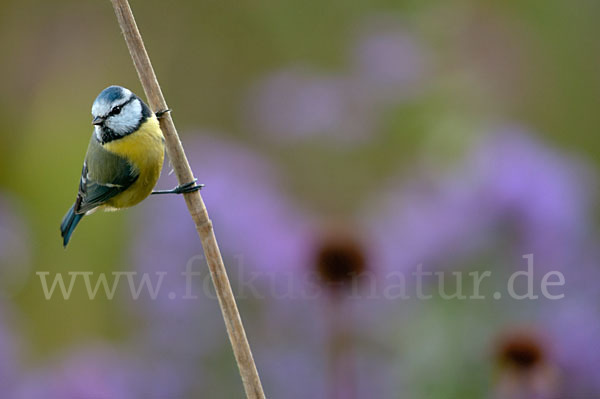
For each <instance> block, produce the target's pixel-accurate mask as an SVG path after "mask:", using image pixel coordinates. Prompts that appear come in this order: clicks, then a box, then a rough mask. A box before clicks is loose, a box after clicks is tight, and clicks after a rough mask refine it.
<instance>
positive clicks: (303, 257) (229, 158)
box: [134, 137, 377, 397]
mask: <svg viewBox="0 0 600 399" xmlns="http://www.w3.org/2000/svg"><path fill="white" fill-rule="evenodd" d="M185 141H186V151H187V153H188V156H189V158H190V160H191V164H192V167H193V169H194V170H195V171H196V173H198V177H199V181H200V182H202V183H205V184H206V189H205V190H204V192H203V198H204V200H205V201H206V205H207V209H208V212H209V215H210V218H211V220H212V221H213V224H214V229H215V233H216V236H217V239H218V241H219V244H220V247H221V250H222V253H223V255H224V258H225V263H226V265H227V269H228V274H229V277H230V279H231V281H232V285H233V289H234V292H235V293H236V295H238V298H239V299H240V300H241V301H240V303H241V306H244V303H256V302H258V303H259V304H261V305H263V306H262V307H260V308H261V309H262V311H260V312H258V314H256V308H254V313H253V314H254V317H252V316H250V317H248V316H246V317H245V320H244V321H245V325H246V328H247V332H248V335H249V338H250V341H251V342H252V344H253V349H254V353H255V358H256V360H257V362H258V364H259V367H261V373H262V375H263V378H264V381H265V388H266V390H267V392H269V389H271V388H272V389H273V392H280V390H283V389H285V387H289V386H291V385H290V384H295V385H294V386H297V388H298V390H297V391H296V392H295V395H296V396H295V397H327V395H328V393H329V391H330V390H335V391H336V392H342V393H343V392H345V390H346V389H350V390H353V391H355V392H358V391H357V390H358V389H359V388H356V389H355V388H353V387H352V386H348V385H347V384H346V381H347V380H348V379H349V377H348V375H347V373H346V372H343V373H342V374H343V376H342V377H339V378H338V377H336V378H334V379H333V380H332V382H327V381H328V377H329V373H330V370H329V369H327V370H325V369H323V367H322V365H323V364H324V362H328V361H329V360H328V359H330V358H332V356H333V357H336V359H337V358H338V357H339V359H340V360H339V361H338V360H336V362H335V364H338V363H339V364H341V365H345V364H347V363H348V364H353V363H355V362H358V361H359V360H361V359H362V356H361V354H360V353H356V354H355V353H352V354H348V353H346V351H345V350H343V351H342V352H341V355H339V356H338V355H337V354H336V353H337V347H336V345H335V344H334V338H336V337H338V334H339V332H338V326H339V324H340V320H339V318H336V317H331V316H332V314H333V315H335V314H339V313H344V312H349V313H350V314H351V315H352V316H351V317H349V318H347V319H348V320H352V321H351V322H348V324H347V326H346V327H347V328H345V329H344V330H346V331H349V332H353V334H354V332H356V334H357V335H358V336H360V334H367V333H365V332H364V331H363V329H362V326H363V325H366V324H363V323H361V321H362V320H363V315H362V312H356V314H355V313H354V312H352V311H351V309H352V308H351V305H352V304H351V302H348V303H347V304H346V303H345V302H347V301H346V300H345V299H344V297H345V294H344V293H345V292H347V290H348V289H350V288H351V281H352V279H353V278H354V275H355V274H360V273H361V272H362V271H364V270H366V269H367V268H369V267H371V265H369V264H368V251H367V250H365V249H364V248H363V246H362V238H361V237H356V236H354V235H353V234H349V235H342V234H335V235H331V234H321V233H324V232H329V229H325V228H323V229H322V228H321V227H323V226H320V224H319V223H316V222H315V221H314V220H315V216H314V215H310V214H308V213H307V212H305V211H303V210H301V209H299V208H298V207H297V206H295V205H294V203H293V201H291V200H290V198H288V197H287V196H286V195H285V193H284V192H283V191H282V190H281V188H280V187H281V180H280V177H279V176H278V175H277V173H276V171H275V169H274V168H273V166H272V165H270V164H269V163H268V162H267V161H266V160H264V159H261V158H260V157H259V156H258V155H257V154H254V153H253V152H252V151H250V150H248V149H245V148H243V147H241V146H240V145H238V144H235V143H231V142H227V141H222V140H216V139H212V138H209V137H197V138H196V137H194V138H190V139H189V140H185ZM161 184H163V185H165V186H168V184H166V183H164V180H162V181H161ZM170 201H172V202H170ZM176 202H179V203H180V204H181V205H179V206H178V205H176ZM177 207H179V208H180V209H183V211H180V210H178V208H177ZM148 209H150V212H149V214H150V215H151V217H147V218H144V219H143V221H142V223H140V225H141V227H142V229H141V233H140V235H139V238H138V244H137V246H136V254H135V255H134V256H135V258H136V259H138V261H137V262H136V264H137V265H138V266H137V267H138V270H167V269H165V268H168V270H176V271H177V272H178V273H179V272H181V271H184V270H185V265H186V262H187V259H186V258H187V257H189V256H192V255H193V254H199V253H201V252H200V247H199V240H198V237H197V234H196V232H195V231H194V230H193V227H191V221H190V220H189V219H190V217H189V215H187V213H186V211H184V208H183V201H182V200H181V198H173V199H169V200H166V201H161V199H160V198H159V199H156V201H154V202H153V203H152V204H151V205H149V206H148ZM188 226H189V227H188ZM344 231H346V232H347V231H350V232H351V230H344ZM184 234H187V235H188V236H187V237H185V236H184ZM161 252H166V253H168V254H173V255H172V257H170V256H165V255H161ZM200 266H201V265H200ZM329 267H331V269H328V268H329ZM254 275H256V276H257V278H256V279H253V278H252V276H254ZM248 276H249V277H250V278H249V279H248V280H247V277H248ZM178 278H179V277H178ZM182 281H183V280H182V279H181V278H179V282H177V281H175V282H174V283H173V284H174V285H173V287H176V284H179V285H180V286H183V285H184V283H183V282H182ZM206 281H207V282H208V280H206ZM201 283H202V282H201V281H200V282H198V281H196V283H195V285H194V288H195V289H196V290H197V292H196V294H197V295H198V296H199V298H198V299H197V300H194V301H189V302H188V304H186V303H182V301H183V300H181V301H179V300H178V299H174V300H171V301H170V302H169V304H167V305H165V306H164V309H166V310H168V311H167V312H166V314H163V310H162V309H163V305H161V304H160V303H157V304H154V303H152V302H150V303H148V305H147V306H145V308H146V310H144V312H145V313H147V315H148V318H149V326H150V330H151V331H150V332H149V334H151V335H152V337H155V338H156V337H159V336H163V337H164V340H165V342H167V344H168V345H169V344H170V346H168V345H163V346H162V347H163V353H165V354H166V356H167V357H168V356H173V354H177V353H181V354H187V355H188V358H187V359H188V360H190V361H191V359H192V358H194V359H196V361H198V362H202V361H203V359H206V358H209V357H210V353H211V348H212V350H213V351H214V350H216V349H217V348H219V347H223V346H224V345H227V341H226V338H225V332H224V329H223V325H222V321H220V320H219V321H216V320H215V322H214V324H215V325H216V326H217V330H218V332H220V335H218V333H217V334H213V332H211V331H212V329H215V326H211V325H208V324H210V323H212V316H211V317H210V320H211V322H207V320H206V319H205V315H204V314H203V313H204V312H206V311H207V307H208V306H207V305H205V304H202V302H206V303H207V304H208V305H209V306H210V307H212V309H213V310H214V311H215V312H218V310H217V309H218V307H217V304H216V302H215V301H214V300H213V301H207V298H205V297H204V296H203V295H202V294H201V292H200V290H199V289H200V288H201V287H199V285H200V284H201ZM208 284H209V285H210V283H208ZM169 287H171V286H170V285H169ZM182 289H183V287H179V288H173V290H174V292H181V290H182ZM340 294H341V295H340ZM165 300H166V301H168V299H165ZM160 301H162V300H160ZM246 314H247V313H246ZM251 314H252V313H251ZM173 315H178V316H177V317H178V318H180V320H179V321H178V322H176V323H164V322H163V321H164V320H169V319H165V317H173ZM365 317H367V316H365ZM368 317H372V314H371V313H369V316H368ZM216 318H217V317H216V316H215V319H216ZM189 323H197V328H194V329H190V328H189ZM205 329H206V330H207V331H209V332H208V333H205V332H204V330H205ZM186 330H188V331H186ZM189 330H191V331H193V333H191V334H190V333H189ZM206 335H207V336H208V338H206ZM215 336H216V338H215ZM175 337H177V338H175ZM282 338H284V339H282ZM344 339H349V340H353V339H355V338H354V337H352V338H344ZM201 340H202V341H206V342H198V341H201ZM149 342H155V341H152V340H150V341H149ZM207 342H208V344H207ZM198 345H200V346H202V347H204V349H203V350H201V351H198V350H197V349H196V347H197V346H198ZM348 345H350V344H348ZM179 356H180V355H179ZM263 356H264V357H263ZM361 364H362V363H361ZM369 364H371V362H370V361H369ZM207 367H210V366H207ZM339 367H343V369H345V368H346V366H339ZM357 367H358V366H357ZM372 367H373V368H374V369H377V365H372ZM334 369H336V370H337V369H338V366H335V367H334ZM299 376H305V377H306V378H309V377H308V376H311V377H310V381H311V383H310V384H307V383H306V380H301V379H299ZM313 376H314V377H313ZM350 379H351V378H350ZM356 379H357V381H360V384H359V385H360V387H361V388H360V389H361V390H362V389H363V388H362V387H363V385H368V382H367V381H364V380H363V379H362V378H361V376H357V377H356ZM331 386H333V388H331ZM281 392H283V391H281ZM361 392H362V391H361ZM289 395H290V394H289V392H288V395H287V396H289Z"/></svg>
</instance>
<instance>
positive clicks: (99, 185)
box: [60, 86, 203, 248]
mask: <svg viewBox="0 0 600 399" xmlns="http://www.w3.org/2000/svg"><path fill="white" fill-rule="evenodd" d="M167 112H170V110H168V109H167V110H162V111H159V112H156V113H154V112H152V111H151V110H150V108H149V107H148V105H146V103H144V101H142V99H140V98H139V97H138V96H137V95H135V94H134V93H133V92H132V91H131V90H129V89H126V88H125V87H121V86H109V87H107V88H106V89H104V90H102V92H100V94H99V95H98V97H96V99H95V100H94V103H93V105H92V118H93V119H92V125H93V126H94V131H93V133H92V137H91V138H90V142H89V145H88V149H87V153H86V155H85V160H84V162H83V168H82V171H81V178H80V180H79V189H78V192H77V197H76V199H75V203H74V204H73V206H71V208H70V209H69V210H68V211H67V213H66V214H65V216H64V217H63V219H62V223H61V225H60V231H61V236H62V238H63V246H64V247H65V248H66V247H67V244H68V243H69V240H70V239H71V235H72V234H73V231H74V230H75V227H77V225H78V224H79V222H80V221H81V218H83V216H84V215H89V214H91V213H93V212H95V211H97V210H98V209H102V210H104V211H115V210H119V209H123V208H128V207H131V206H134V205H136V204H138V203H140V202H141V201H142V200H144V199H145V198H146V197H148V196H149V195H150V194H185V193H190V192H194V191H197V190H199V189H200V188H202V187H203V185H202V184H200V185H198V184H196V180H195V179H194V181H192V182H189V183H186V184H182V185H179V186H177V187H175V188H174V189H172V190H162V191H152V190H153V188H154V186H155V184H156V182H157V181H158V178H159V177H160V172H161V170H162V166H163V161H164V152H165V139H164V137H163V134H162V131H161V129H160V124H159V119H160V118H162V117H164V115H165V114H166V113H167Z"/></svg>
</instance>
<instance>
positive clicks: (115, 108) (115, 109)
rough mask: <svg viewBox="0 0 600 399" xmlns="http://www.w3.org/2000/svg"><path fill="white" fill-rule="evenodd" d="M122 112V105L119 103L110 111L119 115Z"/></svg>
mask: <svg viewBox="0 0 600 399" xmlns="http://www.w3.org/2000/svg"><path fill="white" fill-rule="evenodd" d="M120 113H121V106H120V105H117V106H116V107H114V108H113V109H112V111H110V114H111V115H119V114H120Z"/></svg>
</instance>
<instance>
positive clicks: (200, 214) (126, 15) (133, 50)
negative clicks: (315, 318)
mask: <svg viewBox="0 0 600 399" xmlns="http://www.w3.org/2000/svg"><path fill="white" fill-rule="evenodd" d="M111 2H112V5H113V7H114V9H115V13H116V14H117V19H118V21H119V25H120V27H121V30H122V31H123V35H124V36H125V41H126V42H127V47H128V48H129V52H130V54H131V58H132V59H133V63H134V64H135V68H136V70H137V73H138V75H139V78H140V81H141V83H142V86H143V88H144V92H145V93H146V98H147V99H148V102H149V104H150V107H151V108H152V110H153V111H154V112H156V111H159V110H164V109H167V108H168V107H167V103H166V102H165V99H164V97H163V95H162V91H161V90H160V86H159V84H158V80H157V79H156V75H155V74H154V69H153V68H152V64H151V63H150V58H149V57H148V53H147V52H146V48H145V47H144V42H143V41H142V36H141V35H140V32H139V30H138V28H137V25H136V23H135V19H134V17H133V13H132V12H131V7H129V3H128V1H127V0H111ZM160 126H161V129H162V131H163V134H164V136H165V144H166V148H167V155H168V156H169V159H170V160H171V164H172V165H173V169H174V170H175V174H176V175H177V180H178V181H179V184H184V183H188V182H190V181H192V180H193V179H194V175H193V173H192V169H191V168H190V164H189V163H188V160H187V158H186V156H185V153H184V151H183V146H182V145H181V141H180V140H179V136H178V135H177V130H175V125H174V124H173V119H172V118H171V115H170V114H169V113H167V114H165V115H164V117H163V118H161V120H160ZM184 198H185V202H186V204H187V207H188V209H189V211H190V214H191V215H192V219H193V220H194V223H195V224H196V230H197V231H198V234H199V235H200V239H201V241H202V247H203V248H204V253H205V255H206V262H207V264H208V267H209V269H210V275H211V277H212V281H213V283H214V285H215V289H216V292H217V297H218V298H219V305H220V306H221V311H222V313H223V318H224V319H225V325H226V327H227V333H228V334H229V339H230V341H231V345H232V347H233V353H234V355H235V359H236V361H237V365H238V368H239V370H240V374H241V377H242V382H243V384H244V389H245V391H246V396H247V397H248V398H252V399H254V398H264V397H265V394H264V392H263V389H262V385H261V382H260V378H259V376H258V371H257V370H256V365H255V364H254V359H253V358H252V352H251V350H250V345H249V344H248V339H247V338H246V333H245V331H244V326H243V325H242V320H241V318H240V313H239V311H238V308H237V305H236V303H235V298H234V296H233V292H232V291H231V285H230V284H229V279H228V278H227V272H226V270H225V265H224V264H223V259H222V257H221V252H220V251H219V246H218V245H217V240H216V238H215V234H214V231H213V227H212V222H211V221H210V219H209V218H208V213H207V211H206V207H205V206H204V201H203V200H202V196H201V195H200V192H199V191H196V192H193V193H188V194H184Z"/></svg>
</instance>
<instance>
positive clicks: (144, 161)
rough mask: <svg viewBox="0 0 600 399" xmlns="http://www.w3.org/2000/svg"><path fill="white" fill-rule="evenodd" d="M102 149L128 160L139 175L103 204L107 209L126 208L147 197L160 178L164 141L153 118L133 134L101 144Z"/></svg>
mask: <svg viewBox="0 0 600 399" xmlns="http://www.w3.org/2000/svg"><path fill="white" fill-rule="evenodd" d="M104 148H106V149H107V150H108V151H111V152H114V153H116V154H118V155H121V156H123V157H125V158H127V159H128V160H129V162H131V163H132V164H133V165H134V166H135V167H136V168H137V170H138V172H139V177H138V179H137V180H136V181H135V183H133V184H132V185H131V187H129V188H128V189H127V190H125V191H123V192H122V193H120V194H118V195H116V196H114V197H113V198H111V199H110V200H109V201H108V202H107V203H106V205H107V208H108V209H110V208H113V209H115V208H116V209H119V208H127V207H130V206H133V205H136V204H137V203H139V202H141V201H142V200H143V199H144V198H146V197H147V196H148V195H150V193H151V192H152V189H153V188H154V186H155V185H156V182H157V181H158V178H159V177H160V171H161V169H162V165H163V161H164V154H165V144H164V138H163V135H162V131H161V130H160V125H159V123H158V120H157V119H156V116H154V115H152V117H150V118H148V119H147V120H146V122H144V123H143V124H142V125H141V126H140V128H139V129H138V130H137V131H135V132H134V133H131V134H129V135H127V136H125V137H123V138H121V139H118V140H113V141H111V142H108V143H106V144H104Z"/></svg>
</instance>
